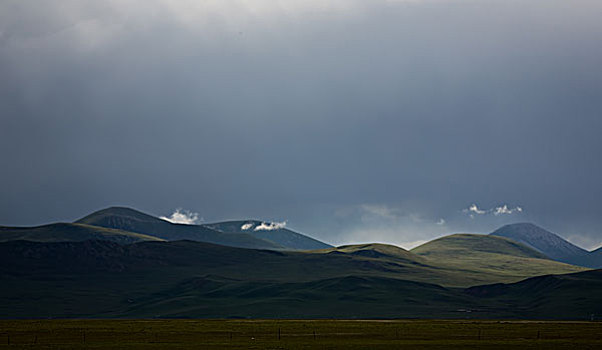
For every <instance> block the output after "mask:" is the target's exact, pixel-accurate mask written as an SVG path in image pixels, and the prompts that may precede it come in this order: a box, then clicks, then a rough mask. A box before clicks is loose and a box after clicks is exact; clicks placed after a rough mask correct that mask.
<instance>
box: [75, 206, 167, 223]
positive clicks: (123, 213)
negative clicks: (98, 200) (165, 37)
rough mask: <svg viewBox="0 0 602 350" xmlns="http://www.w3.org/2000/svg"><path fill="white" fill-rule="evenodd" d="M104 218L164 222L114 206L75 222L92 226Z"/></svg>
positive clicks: (136, 211) (133, 210)
mask: <svg viewBox="0 0 602 350" xmlns="http://www.w3.org/2000/svg"><path fill="white" fill-rule="evenodd" d="M105 217H123V218H128V219H130V220H132V219H133V220H137V221H149V222H157V221H161V222H163V221H165V220H161V219H159V218H157V217H154V216H152V215H148V214H145V213H143V212H141V211H138V210H136V209H132V208H128V207H118V206H115V207H108V208H105V209H101V210H98V211H95V212H93V213H92V214H89V215H86V216H85V217H83V218H81V219H79V220H77V221H75V222H76V223H82V224H91V225H94V223H95V222H97V221H99V220H100V219H102V218H105Z"/></svg>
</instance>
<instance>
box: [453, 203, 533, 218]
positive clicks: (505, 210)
mask: <svg viewBox="0 0 602 350" xmlns="http://www.w3.org/2000/svg"><path fill="white" fill-rule="evenodd" d="M462 212H463V213H466V214H469V215H470V217H471V218H474V215H475V214H477V215H487V214H493V215H495V216H499V215H511V214H516V213H522V212H523V208H522V207H518V206H517V207H514V208H509V207H508V205H507V204H504V205H500V206H499V207H495V208H491V209H480V208H479V207H478V206H477V205H476V204H472V205H470V206H469V207H468V208H466V209H463V210H462Z"/></svg>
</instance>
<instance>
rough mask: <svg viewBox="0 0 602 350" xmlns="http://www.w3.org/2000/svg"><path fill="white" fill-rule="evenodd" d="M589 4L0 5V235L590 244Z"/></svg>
mask: <svg viewBox="0 0 602 350" xmlns="http://www.w3.org/2000/svg"><path fill="white" fill-rule="evenodd" d="M600 18H602V2H601V1H600V0H591V1H589V0H571V1H566V0H499V1H498V0H408V1H404V0H399V1H392V0H391V1H386V0H178V1H176V0H173V1H172V0H108V1H83V0H72V1H65V0H55V1H33V0H31V1H27V0H3V1H1V2H0V161H1V162H0V164H1V165H0V224H2V225H35V224H42V223H47V222H52V221H71V220H74V219H77V218H79V217H81V216H84V215H86V214H88V213H89V212H91V211H94V210H97V209H101V208H104V207H107V206H112V205H122V206H131V207H134V208H137V209H140V210H142V211H145V212H148V213H151V214H154V215H157V216H159V215H166V216H169V215H170V214H171V213H172V212H173V211H174V210H175V209H177V208H183V209H184V210H188V211H191V212H192V213H198V217H199V221H200V220H205V221H218V220H222V219H235V218H236V219H242V218H257V219H262V220H273V221H278V222H281V221H286V222H287V225H288V227H291V228H293V229H296V230H298V231H300V232H304V233H307V234H309V235H311V236H314V237H317V238H319V239H322V240H324V241H326V242H329V243H333V244H341V243H353V242H371V241H379V242H389V243H394V244H399V245H402V246H404V247H411V246H413V245H415V244H418V243H419V242H422V241H425V240H429V239H431V238H433V237H437V236H440V235H443V234H447V233H453V232H490V231H492V230H494V229H495V228H497V227H498V226H500V225H502V224H505V223H511V222H519V221H531V222H534V223H537V224H539V225H541V226H543V227H544V228H547V229H550V230H552V231H554V232H556V233H559V234H560V235H562V236H564V237H565V238H569V239H570V240H571V241H572V242H574V243H577V244H580V245H581V246H583V247H585V248H594V247H597V246H599V245H600V244H601V242H602V215H601V214H600V213H601V212H602V162H601V159H602V135H601V134H602V133H601V132H602V21H601V20H600Z"/></svg>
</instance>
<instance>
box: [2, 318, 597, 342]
mask: <svg viewBox="0 0 602 350" xmlns="http://www.w3.org/2000/svg"><path fill="white" fill-rule="evenodd" d="M601 347H602V322H557V321H469V320H454V321H450V320H303V321H302V320H186V319H173V320H2V321H0V349H31V348H36V349H141V348H145V349H406V348H412V349H453V348H456V349H467V348H468V349H470V348H473V349H508V348H522V349H569V348H570V349H599V348H601Z"/></svg>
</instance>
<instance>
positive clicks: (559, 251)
mask: <svg viewBox="0 0 602 350" xmlns="http://www.w3.org/2000/svg"><path fill="white" fill-rule="evenodd" d="M491 235H493V236H501V237H506V238H510V239H512V240H514V241H517V242H520V243H523V244H525V245H527V246H529V247H531V248H533V249H535V250H538V251H540V252H542V253H543V254H545V255H547V256H548V257H550V258H552V259H554V260H558V261H562V262H566V263H570V264H577V265H582V266H585V265H584V264H585V260H584V259H586V256H587V254H588V252H587V251H586V250H585V249H582V248H580V247H578V246H576V245H574V244H572V243H570V242H568V241H567V240H565V239H564V238H562V237H560V236H559V235H557V234H555V233H552V232H550V231H548V230H546V229H544V228H541V227H539V226H537V225H535V224H533V223H528V222H524V223H516V224H509V225H505V226H502V227H500V228H499V229H497V230H495V231H494V232H492V233H491Z"/></svg>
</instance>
